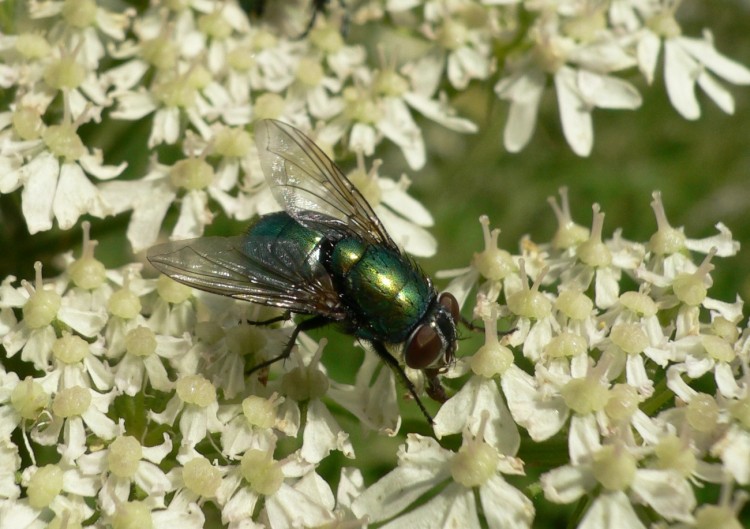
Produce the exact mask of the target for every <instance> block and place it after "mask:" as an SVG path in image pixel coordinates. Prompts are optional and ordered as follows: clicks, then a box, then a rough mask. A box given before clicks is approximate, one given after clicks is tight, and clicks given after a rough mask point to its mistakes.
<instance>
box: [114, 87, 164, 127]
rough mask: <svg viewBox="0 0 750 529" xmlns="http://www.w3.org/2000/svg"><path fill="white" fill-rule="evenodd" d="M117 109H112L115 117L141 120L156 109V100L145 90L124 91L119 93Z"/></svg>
mask: <svg viewBox="0 0 750 529" xmlns="http://www.w3.org/2000/svg"><path fill="white" fill-rule="evenodd" d="M116 98H117V102H118V105H117V109H116V110H113V111H112V114H111V115H112V117H113V118H114V119H124V120H128V121H135V120H139V119H141V118H142V117H145V116H147V115H148V114H151V113H152V112H153V111H154V110H156V108H157V107H156V102H155V101H154V99H153V98H152V97H151V96H150V95H148V94H147V93H145V92H138V93H136V92H124V93H122V94H118V95H117V96H116Z"/></svg>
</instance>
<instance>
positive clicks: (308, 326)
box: [245, 313, 331, 376]
mask: <svg viewBox="0 0 750 529" xmlns="http://www.w3.org/2000/svg"><path fill="white" fill-rule="evenodd" d="M287 314H288V313H287ZM283 319H285V318H284V317H283V315H282V316H279V317H277V318H271V319H270V320H266V321H265V322H263V323H256V325H267V324H270V323H274V321H282V320H283ZM286 319H289V318H286ZM272 320H273V321H272ZM330 322H331V321H330V320H329V319H328V318H324V317H323V316H313V317H312V318H309V319H307V320H304V321H302V322H300V323H299V324H297V326H296V327H295V328H294V330H293V331H292V334H291V335H290V336H289V341H288V342H287V343H286V345H285V346H284V349H282V351H281V354H279V355H277V356H274V357H273V358H271V359H269V360H264V361H263V362H261V363H259V364H256V365H254V366H253V367H251V368H250V369H249V370H248V371H247V372H246V373H245V375H248V376H249V375H252V374H253V373H255V372H257V371H260V370H262V369H265V368H267V367H270V366H271V365H273V364H275V363H276V362H278V361H279V360H283V359H285V358H288V357H289V355H290V354H292V348H293V347H294V344H295V343H296V342H297V335H299V333H301V332H302V331H310V330H312V329H318V328H320V327H323V326H325V325H328V324H329V323H330ZM250 323H253V322H250Z"/></svg>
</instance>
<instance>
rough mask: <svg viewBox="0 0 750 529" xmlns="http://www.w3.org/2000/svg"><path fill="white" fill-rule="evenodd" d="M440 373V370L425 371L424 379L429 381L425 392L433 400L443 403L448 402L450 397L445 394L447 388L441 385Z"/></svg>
mask: <svg viewBox="0 0 750 529" xmlns="http://www.w3.org/2000/svg"><path fill="white" fill-rule="evenodd" d="M439 373H440V369H425V370H424V377H425V380H426V381H427V387H426V388H425V391H426V392H427V395H429V396H430V398H431V399H432V400H434V401H437V402H440V403H443V402H445V401H446V400H448V395H446V394H445V388H444V387H443V385H442V384H441V383H440V379H439V378H438V374H439Z"/></svg>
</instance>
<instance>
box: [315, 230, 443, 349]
mask: <svg viewBox="0 0 750 529" xmlns="http://www.w3.org/2000/svg"><path fill="white" fill-rule="evenodd" d="M327 268H329V272H330V274H331V276H332V277H333V280H334V284H336V285H337V288H338V290H339V292H340V293H341V294H342V296H343V299H344V300H346V302H347V304H348V306H349V308H350V309H351V310H352V312H353V313H354V315H355V319H356V321H357V323H358V324H359V326H358V329H357V330H356V331H355V334H356V335H357V336H360V337H361V338H365V339H369V340H382V341H388V342H393V343H398V342H403V341H405V340H406V339H407V338H408V337H409V334H410V333H411V331H412V330H413V329H414V327H415V326H416V325H417V324H418V323H419V322H420V320H421V319H422V317H423V316H424V314H425V312H426V311H427V308H428V307H429V305H430V303H431V302H432V299H433V297H434V296H435V294H434V292H433V290H432V288H431V286H430V283H429V282H428V281H427V279H426V278H425V276H424V275H423V274H422V272H421V271H420V270H419V268H417V267H416V266H415V265H414V264H413V263H412V262H411V261H409V260H408V259H406V258H405V257H404V256H403V255H401V254H400V253H399V252H394V251H392V250H390V249H389V248H387V247H385V246H376V245H372V244H367V243H365V242H363V241H361V240H360V239H357V238H354V237H348V238H344V239H341V240H340V241H337V242H336V244H335V246H334V247H333V252H332V253H331V257H330V262H329V263H328V266H327Z"/></svg>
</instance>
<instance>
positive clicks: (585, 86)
mask: <svg viewBox="0 0 750 529" xmlns="http://www.w3.org/2000/svg"><path fill="white" fill-rule="evenodd" d="M578 88H579V89H580V90H581V94H582V95H583V97H584V99H586V100H587V101H588V102H589V103H590V104H592V105H594V106H596V107H599V108H620V109H627V110H632V109H635V108H638V107H639V106H641V102H642V99H641V94H640V93H638V90H636V88H635V87H634V86H633V85H632V84H630V83H629V82H627V81H625V80H623V79H619V78H617V77H612V76H609V75H602V74H599V73H594V72H590V71H588V70H580V71H579V72H578Z"/></svg>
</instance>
